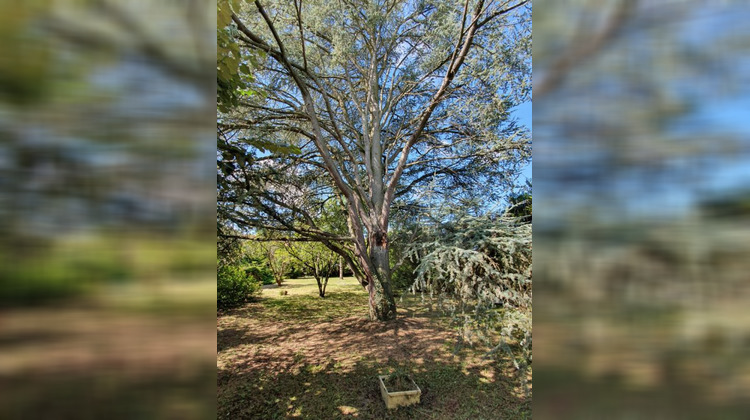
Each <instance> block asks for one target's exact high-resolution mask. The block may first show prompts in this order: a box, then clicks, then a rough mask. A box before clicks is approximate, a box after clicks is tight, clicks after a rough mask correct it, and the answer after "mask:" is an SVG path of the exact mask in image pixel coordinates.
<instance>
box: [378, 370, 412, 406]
mask: <svg viewBox="0 0 750 420" xmlns="http://www.w3.org/2000/svg"><path fill="white" fill-rule="evenodd" d="M387 379H388V375H379V376H378V380H379V381H380V393H381V394H382V395H383V401H385V406H386V407H388V408H389V409H392V408H398V407H401V406H404V405H412V404H419V397H420V396H421V395H422V390H421V389H419V387H418V386H417V384H416V383H414V380H412V379H411V378H409V381H411V383H412V385H413V386H414V387H413V389H412V390H409V391H395V392H389V391H388V389H387V388H386V387H385V382H384V381H385V380H387Z"/></svg>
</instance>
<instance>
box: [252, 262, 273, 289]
mask: <svg viewBox="0 0 750 420" xmlns="http://www.w3.org/2000/svg"><path fill="white" fill-rule="evenodd" d="M245 274H247V275H248V276H250V277H252V278H254V279H255V280H256V281H257V282H258V283H261V284H273V283H274V280H273V272H271V269H270V268H268V267H267V266H266V265H265V264H263V263H262V262H257V261H254V262H252V263H250V264H247V265H245Z"/></svg>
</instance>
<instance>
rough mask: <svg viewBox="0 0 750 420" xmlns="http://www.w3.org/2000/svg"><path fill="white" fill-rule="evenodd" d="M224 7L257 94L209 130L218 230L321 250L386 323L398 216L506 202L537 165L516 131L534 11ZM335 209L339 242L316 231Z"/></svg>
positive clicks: (416, 4) (478, 6)
mask: <svg viewBox="0 0 750 420" xmlns="http://www.w3.org/2000/svg"><path fill="white" fill-rule="evenodd" d="M232 8H233V13H232V14H231V19H232V25H230V26H229V28H228V29H227V30H228V31H229V32H228V33H232V34H234V38H233V40H234V42H236V43H237V45H238V46H239V51H240V55H241V56H242V57H244V56H245V54H250V55H252V56H253V57H256V58H254V60H256V59H257V61H256V64H257V65H256V67H255V69H254V74H253V78H252V80H247V86H248V91H249V92H254V93H255V94H252V95H241V96H240V97H239V99H238V100H237V103H236V106H232V107H230V109H228V110H227V111H226V112H221V113H220V114H219V117H218V121H219V132H218V136H219V139H218V143H219V151H220V156H219V162H218V175H219V192H218V194H219V197H218V201H219V207H220V208H219V212H220V216H222V217H224V218H225V219H226V220H228V221H230V222H231V223H232V224H234V225H235V226H237V227H239V228H240V229H244V230H248V231H249V230H253V229H263V230H264V231H266V232H276V233H279V234H283V235H297V236H300V237H305V238H310V239H314V240H316V241H319V242H321V243H322V244H324V245H325V246H327V247H328V248H329V249H331V250H332V251H334V252H336V253H337V254H339V255H340V256H341V257H342V258H343V259H344V260H345V261H346V262H347V264H349V266H350V267H351V268H352V270H353V271H354V273H355V275H356V277H357V278H358V279H359V280H360V282H361V284H362V285H363V286H366V287H368V290H369V291H370V297H371V299H370V305H371V316H372V317H373V318H377V319H390V318H392V317H393V316H395V302H394V301H393V298H392V296H391V291H390V265H389V260H388V246H389V241H388V231H389V224H390V221H391V219H392V217H393V216H394V214H392V213H393V212H394V211H398V210H399V209H400V210H408V209H410V208H412V209H413V208H415V207H422V208H423V207H424V206H425V205H429V200H441V201H447V202H455V203H464V202H466V201H472V200H473V201H485V202H492V201H496V200H499V199H500V198H501V196H502V194H503V186H507V187H508V188H510V187H512V185H513V184H514V182H515V179H516V174H517V172H518V170H519V168H520V167H521V165H522V164H523V163H525V162H526V161H528V159H529V158H530V153H531V150H530V146H531V141H530V135H529V133H528V132H527V130H526V129H525V128H524V127H521V126H519V125H518V124H516V122H515V121H514V120H513V119H512V118H511V116H510V111H511V109H512V108H513V107H514V106H515V105H517V104H519V103H521V102H524V101H526V100H528V99H529V95H530V73H531V65H530V54H531V27H530V10H531V9H530V3H529V2H527V1H484V0H478V1H472V0H467V1H466V2H464V3H463V4H459V3H455V2H452V1H437V2H429V3H427V2H421V1H406V0H393V1H384V0H379V1H366V2H352V1H333V2H326V1H309V2H304V3H303V2H301V1H294V2H270V1H269V2H263V3H261V2H260V1H255V2H254V3H253V4H252V5H243V4H232ZM225 18H226V17H225ZM232 54H234V52H233V53H232ZM241 61H242V60H241ZM243 64H244V61H242V64H240V65H243ZM258 145H261V148H262V149H263V150H259V149H258ZM331 203H335V207H336V208H338V209H340V214H341V215H342V216H343V217H341V220H342V221H345V230H344V229H341V228H343V227H344V226H338V227H336V228H334V227H333V226H329V225H325V224H322V223H320V220H321V217H320V216H321V214H323V213H324V210H325V207H326V206H331V205H333V204H331ZM394 209H397V210H394Z"/></svg>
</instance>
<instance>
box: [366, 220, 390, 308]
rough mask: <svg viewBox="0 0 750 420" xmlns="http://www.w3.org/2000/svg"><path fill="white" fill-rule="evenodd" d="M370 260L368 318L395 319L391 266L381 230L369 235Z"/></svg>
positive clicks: (385, 239) (385, 238)
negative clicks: (370, 275) (371, 276)
mask: <svg viewBox="0 0 750 420" xmlns="http://www.w3.org/2000/svg"><path fill="white" fill-rule="evenodd" d="M370 260H371V262H372V274H373V277H374V278H372V279H369V280H370V282H369V283H368V285H367V291H368V293H369V295H370V302H369V303H370V319H372V320H378V321H388V320H392V319H396V300H395V299H394V298H393V290H392V289H391V268H390V262H389V259H388V239H387V234H386V233H385V232H383V231H375V232H373V233H372V234H371V235H370Z"/></svg>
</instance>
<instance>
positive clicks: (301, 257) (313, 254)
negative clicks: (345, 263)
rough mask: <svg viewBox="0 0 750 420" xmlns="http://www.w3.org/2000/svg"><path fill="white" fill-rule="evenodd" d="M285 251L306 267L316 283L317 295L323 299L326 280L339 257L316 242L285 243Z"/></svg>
mask: <svg viewBox="0 0 750 420" xmlns="http://www.w3.org/2000/svg"><path fill="white" fill-rule="evenodd" d="M285 247H286V251H287V252H288V253H289V255H291V256H292V257H293V258H294V259H296V260H297V261H299V262H300V263H301V264H302V265H303V266H304V267H306V268H307V269H308V270H310V272H311V273H312V274H313V276H314V277H315V281H316V282H317V283H318V295H319V296H320V297H325V295H326V286H328V279H329V278H330V277H331V274H333V272H334V269H335V268H336V267H337V265H338V263H339V255H338V254H336V253H334V252H333V251H331V250H330V249H328V248H327V247H326V246H325V245H323V244H320V243H316V242H295V243H291V242H287V243H286V244H285Z"/></svg>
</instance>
